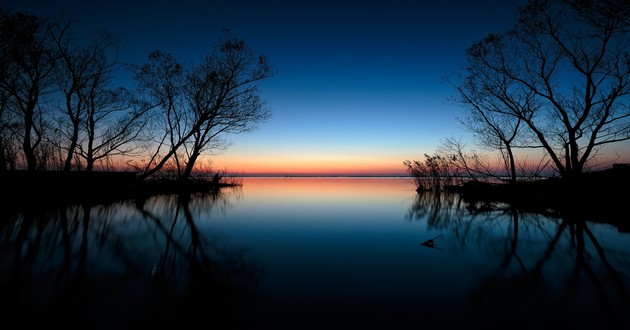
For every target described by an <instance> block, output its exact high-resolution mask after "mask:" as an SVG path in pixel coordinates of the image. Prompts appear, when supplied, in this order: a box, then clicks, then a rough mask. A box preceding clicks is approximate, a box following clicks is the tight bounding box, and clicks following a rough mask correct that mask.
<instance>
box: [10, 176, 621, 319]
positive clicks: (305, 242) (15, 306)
mask: <svg viewBox="0 0 630 330" xmlns="http://www.w3.org/2000/svg"><path fill="white" fill-rule="evenodd" d="M0 217H1V221H0V265H1V267H2V272H0V290H1V291H0V294H1V296H0V297H1V298H0V302H1V304H2V305H1V306H0V307H1V309H0V313H1V315H0V320H3V322H4V323H2V324H0V328H3V327H9V328H16V327H20V326H25V327H26V326H28V327H29V328H32V327H44V326H45V327H53V328H55V327H59V328H70V327H80V328H106V327H115V328H130V327H142V328H144V327H147V326H156V325H160V326H167V327H188V326H192V325H193V324H194V325H195V326H199V325H200V326H202V327H204V326H205V327H210V326H219V325H220V326H221V327H220V328H254V329H260V328H265V329H266V328H272V329H276V328H291V329H293V328H301V329H302V328H313V327H315V328H339V327H347V328H358V327H361V326H371V327H373V326H380V327H381V328H415V329H418V328H425V327H449V326H459V327H464V326H473V327H476V326H483V327H484V328H506V327H510V328H514V327H516V328H519V327H536V328H541V327H546V326H550V325H551V326H554V325H555V326H561V327H562V328H565V327H582V326H584V325H588V326H593V327H594V326H599V327H601V326H602V325H603V326H609V325H612V324H614V322H616V321H620V320H621V321H625V319H624V318H625V315H626V312H627V310H630V297H629V285H630V244H628V239H629V236H628V233H623V232H620V231H618V230H617V228H616V227H614V226H611V225H608V224H606V223H605V222H598V221H594V220H598V219H597V218H592V217H591V215H585V214H583V213H577V212H570V210H569V211H565V212H552V211H545V212H531V211H528V210H524V209H523V208H520V207H517V206H514V205H509V204H499V203H487V202H480V201H471V200H467V199H464V198H463V197H462V196H460V195H456V194H433V193H430V192H425V193H421V194H418V193H416V192H415V191H414V189H413V185H410V184H409V182H406V181H405V180H403V179H392V178H292V179H285V178H247V179H246V180H245V181H244V186H243V187H242V189H234V190H228V189H222V190H221V191H220V193H218V194H210V195H163V196H155V197H151V198H148V199H146V200H137V201H136V200H133V201H125V202H119V203H112V204H98V205H88V204H85V205H74V206H70V207H65V208H62V209H54V210H37V209H36V208H32V209H28V210H23V211H22V212H16V213H4V214H2V215H0ZM226 323H227V325H226Z"/></svg>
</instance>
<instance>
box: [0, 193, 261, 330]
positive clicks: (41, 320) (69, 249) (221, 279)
mask: <svg viewBox="0 0 630 330" xmlns="http://www.w3.org/2000/svg"><path fill="white" fill-rule="evenodd" d="M231 197H234V196H222V195H221V193H219V194H218V195H182V196H176V195H164V196H159V197H154V198H150V199H148V200H146V201H143V202H138V203H133V202H121V203H116V204H111V205H95V206H90V205H77V206H71V207H67V208H65V209H60V210H56V211H52V212H41V213H37V212H32V211H26V212H23V213H20V214H13V215H7V216H4V217H3V219H2V224H0V246H1V250H0V263H1V265H2V269H3V272H2V274H1V275H0V285H1V286H0V290H1V291H0V294H1V295H2V298H1V300H0V301H1V304H2V306H0V307H2V310H3V312H2V314H3V315H1V316H2V319H3V321H2V322H3V324H8V325H9V326H11V327H18V326H20V327H22V326H24V327H32V326H43V325H46V326H49V327H57V326H59V327H63V328H68V327H72V326H79V327H86V328H94V327H108V326H113V327H120V326H149V325H166V326H168V325H173V326H174V325H179V326H181V325H186V324H200V325H201V326H204V325H205V326H210V325H218V324H222V323H223V322H232V323H233V324H234V325H238V323H237V322H241V323H242V322H244V321H243V320H247V316H248V315H249V314H248V313H250V312H251V311H252V309H251V307H253V306H252V303H253V299H254V295H255V290H256V285H257V281H258V276H259V275H260V271H259V269H258V268H257V266H256V264H255V263H253V262H251V261H249V260H248V258H247V255H246V253H245V251H244V250H242V249H234V248H230V247H226V246H224V245H222V244H221V241H220V240H219V238H218V237H217V236H216V235H212V233H208V232H205V231H202V230H200V229H199V223H198V218H200V217H205V218H208V217H209V216H210V215H211V213H212V212H225V211H226V210H227V209H228V208H229V205H230V201H229V200H231ZM5 313H6V314H5Z"/></svg>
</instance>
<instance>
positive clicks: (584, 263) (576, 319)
mask: <svg viewBox="0 0 630 330" xmlns="http://www.w3.org/2000/svg"><path fill="white" fill-rule="evenodd" d="M432 198H433V201H432ZM407 218H408V219H412V220H413V219H415V220H423V219H425V220H426V221H427V227H428V228H429V229H438V230H440V231H441V232H443V233H445V236H449V237H451V242H450V244H452V245H459V247H460V248H464V247H467V246H470V244H471V243H473V242H474V243H476V244H477V246H479V247H480V249H482V250H485V251H486V252H487V255H488V258H490V259H496V260H497V261H498V262H497V268H496V269H495V271H494V272H492V273H491V274H490V275H488V276H487V277H486V278H485V279H484V280H482V281H481V282H480V284H479V286H478V287H477V288H475V289H474V290H473V292H472V294H471V296H470V301H469V304H468V305H467V306H468V308H469V309H470V310H469V311H468V312H467V313H466V315H468V316H470V322H474V323H477V324H485V325H486V326H487V327H493V326H496V327H505V326H506V324H511V325H512V326H523V327H540V326H542V325H557V326H561V327H567V326H578V327H581V326H585V325H588V326H612V325H615V324H619V323H620V322H621V323H622V324H623V323H625V317H627V316H626V315H627V311H628V310H630V291H629V288H630V287H629V285H630V273H629V272H630V251H628V250H627V249H615V248H610V247H607V246H606V244H602V240H604V241H605V239H606V237H598V235H597V234H596V233H595V232H594V231H593V230H592V229H593V227H594V226H603V225H602V224H594V223H591V222H589V221H587V220H586V219H585V217H584V216H583V214H580V213H579V212H575V211H573V212H572V211H570V210H565V211H563V212H560V211H551V210H547V211H544V212H537V213H534V212H528V211H524V210H523V209H522V208H519V207H517V206H515V205H509V204H504V203H491V202H480V201H475V202H469V201H467V200H463V199H461V198H460V197H459V195H454V196H451V197H444V196H440V195H435V194H419V195H418V197H417V198H416V200H415V204H414V205H413V206H412V207H411V209H410V211H409V215H408V216H407ZM447 232H448V234H447ZM543 323H544V324H543Z"/></svg>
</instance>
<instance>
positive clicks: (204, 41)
mask: <svg viewBox="0 0 630 330" xmlns="http://www.w3.org/2000/svg"><path fill="white" fill-rule="evenodd" d="M5 3H6V4H7V5H8V8H9V9H10V10H13V11H17V10H22V11H27V12H29V13H32V14H35V15H40V16H45V15H47V16H52V17H59V14H60V13H65V14H66V15H68V16H72V17H74V18H76V19H78V20H79V21H78V22H77V24H76V25H75V30H77V29H79V30H86V31H87V30H93V29H95V28H102V29H105V30H107V31H110V32H113V33H115V34H117V35H118V36H119V38H120V43H121V46H122V50H121V53H120V56H121V58H120V59H121V61H123V62H126V63H137V64H140V63H143V62H144V61H145V60H146V56H147V54H148V53H149V52H151V51H152V50H155V49H160V50H163V51H167V52H171V53H173V54H174V55H175V56H176V57H177V58H178V59H179V60H180V61H181V62H183V63H187V62H193V61H197V60H199V59H200V58H201V57H202V56H203V55H205V54H207V53H208V52H209V51H210V49H211V47H212V46H213V45H214V43H215V42H216V41H217V40H218V39H219V38H220V37H221V36H222V30H223V29H224V28H227V29H229V30H230V31H231V32H232V34H233V35H234V36H236V37H239V38H242V39H244V40H245V42H246V43H248V44H249V45H250V46H251V47H252V48H253V49H254V50H256V51H258V52H262V53H264V54H266V55H267V56H268V58H269V60H270V61H271V62H272V63H273V65H274V67H275V68H276V71H277V73H276V75H275V76H273V77H272V78H269V79H267V80H266V81H264V83H263V84H262V85H261V86H262V93H263V97H264V98H265V99H266V101H267V105H268V106H269V108H270V109H271V111H272V118H271V119H270V120H268V121H267V122H265V123H263V124H262V125H261V126H260V128H259V129H258V130H257V131H254V132H252V133H248V134H244V135H239V136H231V137H230V140H231V141H232V144H231V146H230V147H229V148H228V149H227V150H225V151H223V152H222V153H221V154H219V155H216V156H213V158H212V159H213V162H212V166H213V167H215V168H217V169H224V168H226V169H228V170H230V171H235V172H244V173H245V174H255V173H273V174H279V175H285V174H342V175H344V174H404V173H405V169H404V167H403V166H402V161H403V160H406V159H423V154H424V153H432V152H433V151H434V150H435V148H436V147H437V146H438V144H439V143H440V141H441V140H442V139H443V138H445V137H455V138H459V137H462V138H464V139H467V138H468V134H467V133H466V132H465V131H463V130H462V129H461V127H460V125H459V124H458V122H457V119H456V118H457V116H459V115H461V112H460V110H459V108H458V107H457V106H455V105H450V104H449V103H448V101H447V96H448V95H451V94H452V93H453V92H454V91H453V90H452V88H450V86H448V84H446V83H444V82H443V79H442V78H443V76H444V75H445V74H447V73H453V72H455V71H456V70H457V67H458V65H459V64H461V63H462V61H463V58H464V51H465V49H466V48H467V47H469V46H470V45H471V44H472V42H474V41H476V40H479V39H481V38H483V37H484V36H486V35H487V34H488V33H491V32H502V31H504V30H507V29H508V28H510V27H511V25H512V24H513V23H514V22H515V20H516V17H517V8H518V7H520V6H523V5H524V4H525V3H526V1H522V0H520V1H510V0H496V1H488V0H485V1H461V0H459V1H454V0H442V1H398V0H394V1H351V2H344V1H339V0H338V1H236V0H233V1H228V0H225V1H192V0H179V1H130V0H127V1H118V0H110V1H79V0H60V1H55V0H19V1H17V0H12V1H5Z"/></svg>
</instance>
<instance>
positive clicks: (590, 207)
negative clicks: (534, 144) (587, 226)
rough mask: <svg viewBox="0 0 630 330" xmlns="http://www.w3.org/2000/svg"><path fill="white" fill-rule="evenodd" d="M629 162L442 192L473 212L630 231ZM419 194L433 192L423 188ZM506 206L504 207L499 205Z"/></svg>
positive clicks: (479, 183) (459, 186)
mask: <svg viewBox="0 0 630 330" xmlns="http://www.w3.org/2000/svg"><path fill="white" fill-rule="evenodd" d="M628 187H630V164H615V165H614V166H613V167H611V168H608V169H605V170H599V171H592V172H583V173H581V174H580V175H579V176H575V177H550V178H543V179H539V180H532V181H517V182H515V183H509V182H501V183H490V182H483V181H478V180H469V181H467V182H464V183H462V184H457V185H449V186H444V187H443V188H442V189H441V191H444V192H446V193H460V194H461V195H462V198H463V200H464V202H466V203H467V205H468V209H469V210H470V211H471V212H484V211H492V210H497V209H501V208H502V209H505V208H506V207H507V208H508V209H510V210H511V211H518V212H530V213H538V214H544V215H549V216H552V217H564V216H569V217H571V218H576V219H583V220H585V221H595V222H603V223H608V224H611V225H614V226H616V227H617V228H618V230H619V231H621V232H630V222H629V221H628V220H627V219H626V218H625V217H623V216H622V215H623V214H627V211H626V209H627V205H626V203H627V202H628V201H629V200H630V199H629V198H628V197H629V195H630V194H629V193H628ZM418 193H431V191H426V190H423V189H421V188H419V189H418ZM500 205H503V206H505V207H500Z"/></svg>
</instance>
